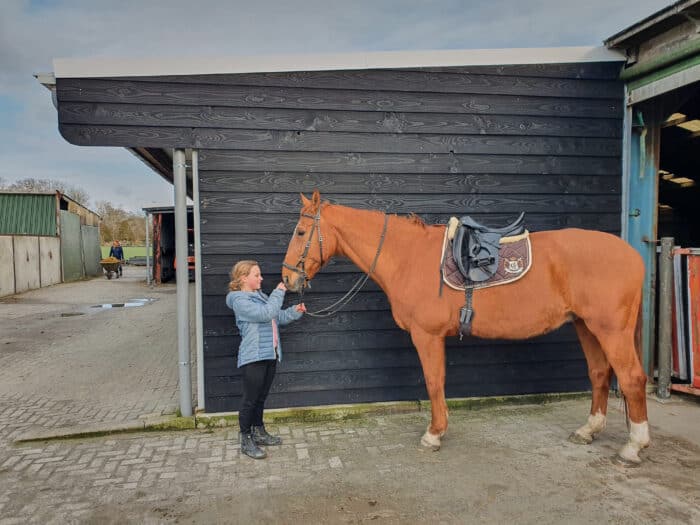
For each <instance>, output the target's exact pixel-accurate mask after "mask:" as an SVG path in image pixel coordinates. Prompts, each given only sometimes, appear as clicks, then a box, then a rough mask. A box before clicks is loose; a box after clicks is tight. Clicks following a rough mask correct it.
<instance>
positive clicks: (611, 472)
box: [0, 276, 700, 525]
mask: <svg viewBox="0 0 700 525" xmlns="http://www.w3.org/2000/svg"><path fill="white" fill-rule="evenodd" d="M172 292H174V289H168V287H162V288H160V289H155V290H150V289H147V288H145V287H143V286H142V285H141V284H139V278H138V276H136V277H133V279H132V281H131V282H129V280H128V279H125V280H124V281H110V282H107V281H106V280H105V281H104V282H102V281H98V282H89V283H74V284H71V285H62V286H57V287H52V289H50V290H41V291H36V292H30V293H27V294H22V296H18V297H16V298H13V299H10V300H0V525H4V524H24V523H41V524H44V523H55V524H59V523H60V524H63V523H95V524H104V523H108V524H109V523H115V524H116V523H119V524H121V523H147V524H148V523H255V524H257V523H270V524H278V523H304V524H307V523H365V522H372V523H402V524H403V523H424V522H432V523H506V522H509V523H537V524H538V525H541V524H546V523H564V522H566V523H590V522H599V523H630V524H635V525H637V524H638V523H698V522H700V510H698V503H697V502H698V501H700V490H699V489H698V483H697V472H698V468H700V448H698V446H697V445H693V444H692V443H689V442H688V441H685V440H683V439H681V438H679V437H677V436H674V435H672V434H664V433H663V432H662V431H660V430H659V429H656V428H654V434H653V437H654V440H655V441H654V444H653V445H652V447H651V448H650V449H649V451H648V452H647V453H646V454H645V459H646V461H645V463H644V464H643V466H642V467H640V468H638V469H624V468H622V467H619V466H616V465H614V464H613V463H612V462H611V461H610V457H611V456H612V455H613V454H614V452H615V451H616V450H617V449H618V448H619V447H620V446H621V445H622V443H623V440H624V439H625V437H626V435H627V431H626V429H625V425H624V421H623V419H622V416H621V415H620V414H619V412H616V411H614V410H611V415H610V422H609V426H608V429H607V430H606V432H605V433H604V434H603V435H602V436H601V437H600V438H599V439H598V440H596V441H595V442H594V444H593V445H591V446H578V445H573V444H571V443H569V442H568V441H566V437H567V436H568V434H569V432H571V430H573V429H575V428H576V427H577V426H579V425H580V424H581V423H582V422H583V421H584V420H585V417H586V414H587V411H588V405H589V403H588V401H587V400H576V401H567V402H562V403H554V404H551V405H544V406H530V407H522V406H521V407H510V408H509V407H502V408H494V409H488V410H480V411H469V410H458V411H453V412H452V413H451V415H450V431H449V433H448V436H447V437H446V438H445V441H444V444H443V449H442V450H441V451H440V452H438V453H429V452H423V451H422V450H421V449H420V448H419V447H418V446H417V444H418V441H419V439H420V436H421V434H422V432H423V431H424V430H425V426H426V424H427V422H428V417H429V415H428V414H427V413H425V412H422V413H411V414H393V415H386V416H368V417H365V418H361V419H357V420H352V421H346V422H334V423H315V424H307V423H301V422H298V423H290V424H286V425H275V424H272V425H270V430H272V431H273V432H277V433H279V434H280V435H282V436H283V438H284V444H283V445H282V446H281V447H269V448H268V454H269V457H268V458H267V459H266V460H263V461H253V460H251V459H249V458H247V457H245V456H243V457H242V456H241V455H240V453H239V445H238V441H237V433H236V431H235V430H234V429H232V428H217V429H216V430H188V431H180V432H169V433H163V432H153V433H147V432H140V433H129V434H116V435H111V436H106V437H95V438H83V439H71V440H63V441H41V442H34V443H25V444H15V443H14V440H15V439H17V437H19V436H20V435H22V434H23V433H24V432H25V431H26V430H28V429H30V428H33V427H37V426H38V427H42V428H56V427H61V426H67V427H71V426H75V425H80V424H85V423H88V422H91V423H123V422H126V421H133V420H134V419H138V418H140V417H145V416H152V415H157V414H162V413H167V412H172V411H173V410H174V408H175V406H176V402H177V398H178V391H177V375H176V374H177V367H176V366H175V364H176V362H177V357H176V355H175V354H176V346H175V329H174V328H175V324H174V323H175V317H176V316H175V301H174V294H172ZM47 293H48V295H46V294H47ZM144 295H146V296H152V297H153V298H155V299H157V300H156V301H155V302H153V303H152V304H150V305H148V306H144V307H142V308H144V309H146V308H147V309H149V310H148V312H147V314H148V315H145V314H142V313H139V312H143V310H140V309H139V308H133V309H121V310H118V309H117V310H114V311H100V310H97V309H91V308H90V306H91V305H93V304H96V303H97V302H99V300H100V299H101V298H103V297H108V298H109V300H111V301H124V300H127V299H130V298H135V297H139V296H144ZM75 313H78V314H82V315H73V314H75ZM62 314H68V315H62ZM135 327H138V330H137V329H135ZM194 377H196V375H195V373H194V370H193V378H194ZM671 408H673V407H671ZM690 410H691V411H690V412H688V413H684V414H683V416H682V417H684V418H686V420H700V418H699V417H698V415H699V414H700V407H697V406H695V407H691V408H690ZM693 410H694V411H693ZM679 414H680V412H679ZM678 417H681V416H678ZM693 418H694V419H693Z"/></svg>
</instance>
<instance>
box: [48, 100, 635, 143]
mask: <svg viewBox="0 0 700 525" xmlns="http://www.w3.org/2000/svg"><path fill="white" fill-rule="evenodd" d="M58 113H59V122H60V123H61V124H85V125H99V124H104V125H113V126H150V127H160V126H174V127H195V128H221V129H226V128H234V129H251V130H255V129H258V130H260V129H264V130H289V131H327V132H328V131H344V132H359V133H441V134H450V135H460V134H463V135H475V134H489V135H523V136H543V135H544V136H549V137H601V138H605V137H609V138H618V139H619V138H620V137H621V133H622V126H621V124H620V120H619V119H618V118H586V117H559V116H549V117H536V116H530V115H471V114H450V113H407V112H401V113H397V112H393V111H386V112H385V111H379V112H375V111H330V110H329V111H317V110H306V109H274V110H270V109H267V108H247V107H241V108H237V107H221V106H187V105H149V104H110V103H106V104H105V103H83V102H62V103H61V104H60V106H59V109H58Z"/></svg>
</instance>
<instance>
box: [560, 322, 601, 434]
mask: <svg viewBox="0 0 700 525" xmlns="http://www.w3.org/2000/svg"><path fill="white" fill-rule="evenodd" d="M574 325H575V326H576V333H577V334H578V338H579V341H580V342H581V346H582V347H583V353H584V354H585V356H586V363H587V364H588V377H589V378H590V380H591V388H592V391H593V397H592V399H591V412H590V414H589V415H588V421H587V422H586V424H585V425H583V426H582V427H581V428H579V429H577V430H576V431H575V432H573V433H572V434H571V435H570V436H569V441H571V442H572V443H580V444H586V445H588V444H590V443H591V442H593V438H594V437H595V436H596V434H598V433H599V432H602V431H603V429H605V423H606V414H607V411H608V394H609V391H610V375H611V374H612V368H611V367H610V363H609V362H608V358H607V357H605V353H604V352H603V349H602V348H601V347H600V343H599V342H598V339H596V337H595V336H594V335H593V334H592V333H591V331H590V330H589V329H588V328H587V327H586V325H585V323H584V322H583V320H582V319H576V321H575V322H574Z"/></svg>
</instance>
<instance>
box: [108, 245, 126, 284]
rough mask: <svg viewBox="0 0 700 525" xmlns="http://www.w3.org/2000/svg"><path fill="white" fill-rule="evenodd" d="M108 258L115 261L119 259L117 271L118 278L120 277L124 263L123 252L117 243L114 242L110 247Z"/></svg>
mask: <svg viewBox="0 0 700 525" xmlns="http://www.w3.org/2000/svg"><path fill="white" fill-rule="evenodd" d="M109 256H110V257H114V258H115V259H119V270H118V276H119V277H121V276H122V264H123V263H124V250H123V249H122V245H121V244H119V241H116V240H115V241H114V242H113V243H112V247H111V248H110V249H109Z"/></svg>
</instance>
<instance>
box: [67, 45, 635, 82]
mask: <svg viewBox="0 0 700 525" xmlns="http://www.w3.org/2000/svg"><path fill="white" fill-rule="evenodd" d="M625 60H626V56H625V55H624V54H623V53H620V52H618V51H614V50H610V49H607V48H605V47H602V46H600V47H547V48H512V49H466V50H437V51H383V52H371V53H343V54H318V55H260V56H239V57H205V58H201V59H198V58H184V57H180V58H177V57H170V58H153V59H111V58H89V59H76V58H57V59H54V61H53V63H54V75H55V76H56V78H98V77H126V76H128V77H138V76H149V77H150V76H165V75H217V74H218V75H221V74H235V73H274V72H292V71H340V70H352V69H360V70H362V69H398V68H420V67H458V66H486V65H516V64H559V63H562V64H565V63H576V62H621V61H625Z"/></svg>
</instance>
